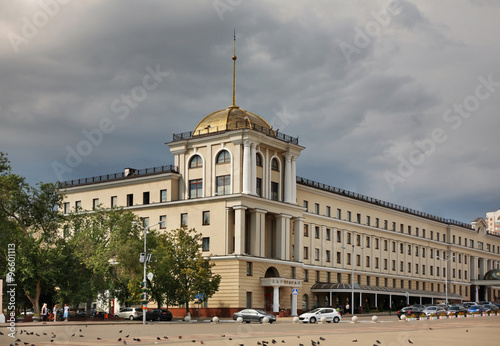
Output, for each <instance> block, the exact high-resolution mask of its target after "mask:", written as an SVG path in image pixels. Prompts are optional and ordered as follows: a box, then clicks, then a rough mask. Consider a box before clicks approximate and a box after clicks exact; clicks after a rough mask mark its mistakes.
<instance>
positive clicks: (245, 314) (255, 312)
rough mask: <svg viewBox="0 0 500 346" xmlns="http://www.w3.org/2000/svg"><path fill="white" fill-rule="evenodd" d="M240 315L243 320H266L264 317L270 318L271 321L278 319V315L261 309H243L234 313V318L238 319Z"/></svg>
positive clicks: (248, 321) (261, 321) (247, 321)
mask: <svg viewBox="0 0 500 346" xmlns="http://www.w3.org/2000/svg"><path fill="white" fill-rule="evenodd" d="M238 317H241V318H243V322H246V323H250V322H260V323H263V322H264V317H267V318H269V323H273V322H274V321H276V316H274V315H271V314H268V313H267V312H265V311H262V310H259V309H243V310H241V311H238V312H235V313H234V315H233V320H237V319H238Z"/></svg>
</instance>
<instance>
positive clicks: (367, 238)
mask: <svg viewBox="0 0 500 346" xmlns="http://www.w3.org/2000/svg"><path fill="white" fill-rule="evenodd" d="M366 248H367V249H368V248H370V237H368V236H367V237H366Z"/></svg>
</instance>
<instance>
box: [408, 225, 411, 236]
mask: <svg viewBox="0 0 500 346" xmlns="http://www.w3.org/2000/svg"><path fill="white" fill-rule="evenodd" d="M408 234H409V235H411V226H409V225H408Z"/></svg>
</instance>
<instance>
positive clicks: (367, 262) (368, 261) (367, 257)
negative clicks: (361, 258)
mask: <svg viewBox="0 0 500 346" xmlns="http://www.w3.org/2000/svg"><path fill="white" fill-rule="evenodd" d="M366 267H367V268H370V256H366Z"/></svg>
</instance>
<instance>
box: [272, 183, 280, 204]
mask: <svg viewBox="0 0 500 346" xmlns="http://www.w3.org/2000/svg"><path fill="white" fill-rule="evenodd" d="M278 191H279V184H278V183H275V182H274V181H273V182H271V199H272V200H273V201H277V200H278V197H279V193H278Z"/></svg>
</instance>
